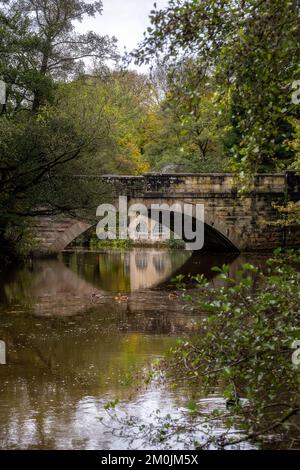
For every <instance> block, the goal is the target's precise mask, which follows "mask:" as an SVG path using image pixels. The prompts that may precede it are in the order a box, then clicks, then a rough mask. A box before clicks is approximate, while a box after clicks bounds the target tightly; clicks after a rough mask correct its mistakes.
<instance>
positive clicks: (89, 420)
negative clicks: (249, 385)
mask: <svg viewBox="0 0 300 470" xmlns="http://www.w3.org/2000/svg"><path fill="white" fill-rule="evenodd" d="M249 260H250V261H252V262H258V263H263V261H264V257H263V256H262V257H259V258H258V259H255V258H254V257H253V255H252V256H250V255H249V256H244V255H243V256H232V255H228V256H222V255H215V256H214V255H198V256H196V255H193V256H191V254H190V253H188V252H186V251H178V250H176V251H167V250H156V249H137V250H132V251H128V252H118V251H113V252H103V253H98V252H89V251H85V252H65V253H63V254H62V255H61V257H60V258H59V259H55V260H53V259H51V260H49V259H48V260H35V261H33V262H31V263H30V264H28V265H26V266H25V267H23V268H22V269H18V270H15V271H12V272H10V273H6V274H5V276H3V277H2V278H1V277H0V340H2V341H5V343H6V350H7V351H6V352H7V364H6V365H0V423H1V426H0V448H2V449H125V448H128V446H129V443H130V445H132V446H133V448H143V447H146V448H151V447H152V448H157V447H159V446H158V444H157V445H156V444H151V443H145V442H144V441H142V440H141V439H140V436H139V435H138V433H137V435H136V437H135V438H133V439H132V442H131V439H130V438H132V437H133V436H134V433H133V431H132V430H131V429H129V430H128V433H126V432H125V433H123V434H124V435H123V436H121V435H120V432H119V428H118V426H119V425H118V423H117V422H116V421H115V420H114V419H113V418H111V417H110V416H109V415H108V414H107V412H106V411H105V409H104V406H105V404H106V403H107V402H108V401H109V400H113V399H115V398H117V399H119V400H120V403H119V405H118V407H119V409H120V414H122V416H123V414H124V413H126V414H127V415H128V416H131V415H133V416H135V418H136V420H137V423H138V424H143V423H144V424H150V425H151V423H152V424H153V423H155V422H156V421H155V419H156V418H155V416H157V413H156V410H158V409H159V410H161V413H162V414H167V413H170V414H171V416H172V417H174V418H176V417H177V416H182V415H185V413H186V409H187V408H186V407H187V402H188V400H189V399H190V398H191V397H192V398H194V399H196V400H197V401H198V402H199V403H200V404H201V406H202V408H203V409H207V410H209V409H210V408H211V407H213V408H215V407H222V406H224V403H223V400H222V399H221V398H220V397H218V396H211V397H201V396H198V395H197V392H195V390H191V389H189V388H185V389H183V388H173V387H172V386H171V384H168V383H166V382H163V381H161V382H160V381H156V382H155V383H154V384H152V385H150V386H148V387H145V386H144V387H140V386H138V384H137V382H136V377H137V374H139V375H141V373H142V371H146V368H147V366H148V365H149V364H150V363H151V362H153V360H155V359H156V358H160V357H163V356H164V355H165V354H166V352H167V351H168V349H169V348H170V347H172V346H173V345H174V344H175V343H176V341H177V340H178V338H182V337H183V336H184V335H185V334H187V333H190V332H192V331H193V330H194V329H195V327H196V325H198V324H199V323H201V315H200V314H196V313H194V312H193V311H191V309H190V308H189V307H188V308H187V306H186V305H184V304H183V303H182V302H181V301H180V300H179V299H177V298H175V296H174V295H173V294H172V286H171V284H170V279H171V278H172V277H173V276H175V275H177V274H180V273H183V274H187V273H204V274H205V275H207V276H208V277H209V278H210V279H211V282H218V281H216V280H215V279H214V278H213V277H212V276H213V274H212V272H211V267H212V266H214V265H216V264H218V265H220V264H222V263H224V262H225V263H229V264H230V265H231V271H232V274H233V275H234V272H235V271H236V270H237V269H238V268H239V266H240V265H241V263H243V262H245V261H249ZM133 377H134V379H133ZM141 382H142V378H141ZM186 414H187V413H186ZM124 416H125V415H124ZM101 418H103V419H104V421H102V419H101ZM186 419H189V418H188V417H187V418H186ZM221 428H222V425H221V424H219V425H217V424H216V429H215V432H216V433H217V432H220V431H221ZM236 432H238V430H236ZM199 439H201V436H199ZM170 445H171V446H173V447H174V448H183V447H184V444H183V443H181V442H177V441H176V442H175V441H174V442H169V443H168V446H170ZM186 445H187V444H186ZM161 447H162V448H164V444H161Z"/></svg>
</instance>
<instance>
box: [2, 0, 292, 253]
mask: <svg viewBox="0 0 300 470" xmlns="http://www.w3.org/2000/svg"><path fill="white" fill-rule="evenodd" d="M102 9H103V5H102V1H92V2H89V1H82V0H4V1H3V0H2V1H1V2H0V77H1V79H2V80H3V81H4V82H5V83H6V87H7V89H6V91H7V101H6V104H5V105H2V106H1V114H0V149H1V150H0V171H1V180H0V184H1V197H0V241H1V250H2V252H3V247H4V246H5V250H4V251H5V254H6V257H7V258H10V257H12V256H15V255H18V254H20V252H22V251H24V250H25V251H26V249H28V246H27V244H28V237H27V238H26V229H27V226H28V217H30V216H32V215H36V214H37V213H38V212H41V210H43V211H45V208H46V207H47V210H48V211H52V212H59V211H69V212H72V213H76V211H78V210H80V211H81V215H86V216H88V212H89V211H90V210H92V211H94V208H95V205H96V204H97V203H99V198H100V193H99V186H98V187H97V191H96V188H94V187H93V185H92V184H90V182H89V184H85V183H84V182H83V180H81V181H80V183H79V181H78V180H75V182H74V179H72V178H70V177H72V176H73V175H82V174H89V175H90V174H92V175H95V174H97V175H99V174H103V173H119V174H126V173H127V174H139V173H143V172H145V171H166V172H172V171H173V172H174V171H175V172H180V171H192V172H209V171H219V172H222V171H226V170H227V171H235V172H237V173H239V174H240V175H241V176H242V175H244V174H249V173H251V172H253V171H264V170H267V171H278V170H284V169H287V168H297V166H298V165H299V106H297V104H295V103H294V102H296V101H295V100H294V102H293V100H292V93H293V88H292V87H293V84H294V86H295V80H297V79H298V78H299V44H300V38H299V2H298V0H293V1H290V0H284V1H283V0H275V1H274V0H266V1H264V2H261V1H259V0H251V1H242V0H241V1H236V0H231V1H224V0H218V1H211V0H205V1H203V2H199V1H193V0H191V1H182V0H172V1H170V3H169V7H168V8H166V9H164V10H162V11H159V10H157V9H156V6H155V5H154V10H153V11H152V12H151V16H150V19H151V26H150V27H149V28H148V31H147V32H146V34H145V39H144V42H143V43H142V44H140V46H139V48H138V49H137V50H136V51H133V52H132V53H131V54H130V55H129V57H128V56H127V57H121V56H120V54H119V52H118V44H117V41H116V39H115V38H113V37H107V36H102V35H101V31H90V32H88V33H86V34H78V33H77V32H76V28H75V25H76V22H77V21H81V20H82V19H83V18H84V17H89V16H90V17H93V16H94V15H96V14H98V13H102ZM134 63H136V64H141V63H146V64H148V65H149V74H147V75H143V74H139V73H138V72H136V71H134V68H133V67H134ZM296 88H297V82H296ZM294 93H296V94H297V89H296V90H294ZM66 179H67V180H68V185H67V186H66V184H65V181H66ZM80 186H81V187H80ZM103 192H105V191H104V190H103ZM96 199H97V201H96ZM26 246H27V247H26Z"/></svg>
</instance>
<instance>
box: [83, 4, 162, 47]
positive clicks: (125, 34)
mask: <svg viewBox="0 0 300 470" xmlns="http://www.w3.org/2000/svg"><path fill="white" fill-rule="evenodd" d="M154 2H155V0H103V13H102V15H101V16H100V15H97V16H95V18H88V19H85V20H83V21H82V23H80V24H78V25H77V26H76V30H77V31H78V32H81V33H84V32H86V31H89V30H92V31H95V32H96V33H98V34H100V35H105V34H108V35H109V36H115V37H116V38H117V39H118V44H119V51H120V52H121V53H123V52H124V47H126V50H127V51H128V52H129V51H131V50H132V49H134V48H135V47H136V46H137V45H138V43H139V42H140V41H142V39H143V32H144V31H146V29H147V27H148V26H149V23H150V22H149V18H148V17H149V13H150V11H151V10H152V9H153V4H154ZM156 4H157V6H158V8H163V7H165V6H166V5H167V4H168V0H156Z"/></svg>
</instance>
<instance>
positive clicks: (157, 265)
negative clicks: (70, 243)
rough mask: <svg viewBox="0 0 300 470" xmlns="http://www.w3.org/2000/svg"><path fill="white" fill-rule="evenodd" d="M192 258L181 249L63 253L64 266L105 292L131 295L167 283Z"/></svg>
mask: <svg viewBox="0 0 300 470" xmlns="http://www.w3.org/2000/svg"><path fill="white" fill-rule="evenodd" d="M190 257H191V253H190V252H188V251H184V250H178V251H169V250H156V249H148V250H146V249H136V250H132V251H128V252H118V251H109V252H103V253H98V254H95V253H92V252H91V253H86V252H74V253H64V254H63V257H62V258H63V261H64V263H65V264H66V265H67V266H68V267H69V268H70V269H72V270H73V271H75V272H76V273H77V274H79V275H80V276H81V277H83V278H84V279H86V280H88V281H89V282H91V283H92V284H93V285H94V286H96V287H98V288H100V289H103V290H104V291H108V292H134V291H137V290H141V289H149V288H153V287H155V286H157V285H159V284H161V283H162V282H164V281H166V280H168V279H169V278H170V277H171V276H172V274H173V273H174V272H176V271H177V270H178V269H180V268H181V267H182V266H183V265H184V264H185V263H186V262H187V260H188V259H189V258H190Z"/></svg>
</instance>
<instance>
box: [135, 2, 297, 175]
mask: <svg viewBox="0 0 300 470" xmlns="http://www.w3.org/2000/svg"><path fill="white" fill-rule="evenodd" d="M299 24H300V22H299V2H298V1H297V0H266V1H263V2H262V1H261V0H246V1H245V0H239V1H235V0H229V1H224V0H218V1H216V0H203V1H201V2H199V1H195V0H189V1H183V0H171V1H170V2H169V6H168V7H167V8H165V9H162V10H153V11H152V13H151V27H150V28H148V34H147V37H146V38H145V40H144V42H143V43H142V44H141V46H140V48H139V49H138V50H137V51H136V52H135V57H136V59H137V60H138V62H146V63H147V62H150V59H151V57H154V56H155V57H156V56H157V55H158V54H159V53H161V54H162V55H163V56H164V57H165V58H166V59H167V61H173V62H174V63H175V64H176V63H178V62H179V63H181V61H182V57H184V59H185V61H186V60H187V58H192V59H193V60H195V58H196V64H197V69H198V71H199V73H200V74H201V72H202V70H206V71H207V75H208V77H209V78H210V80H209V81H210V82H211V83H214V84H215V86H216V91H217V92H218V94H219V97H220V100H221V101H222V100H224V99H225V100H226V102H228V105H229V108H228V111H229V117H230V124H231V126H232V132H231V138H230V139H229V141H228V143H229V144H230V147H231V154H232V157H233V168H235V169H238V170H240V171H242V170H243V171H245V170H246V171H248V172H249V171H255V170H258V169H260V170H261V169H268V170H269V169H275V168H276V169H282V168H286V167H287V166H289V165H290V164H291V162H293V159H294V157H295V151H294V150H293V148H291V146H290V145H289V143H290V142H291V141H292V140H293V139H294V137H293V135H294V131H295V126H296V124H295V122H293V121H292V120H291V117H294V118H297V117H299V112H298V111H297V109H296V108H295V105H293V104H292V100H291V97H292V88H291V86H292V83H293V81H294V80H295V79H297V78H298V77H299V48H300V46H299V44H300V28H299ZM182 89H183V94H184V93H185V85H184V84H183V86H182ZM189 90H190V95H191V97H193V98H195V99H197V96H198V94H199V92H201V87H199V84H198V83H197V82H192V83H190V85H189Z"/></svg>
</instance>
